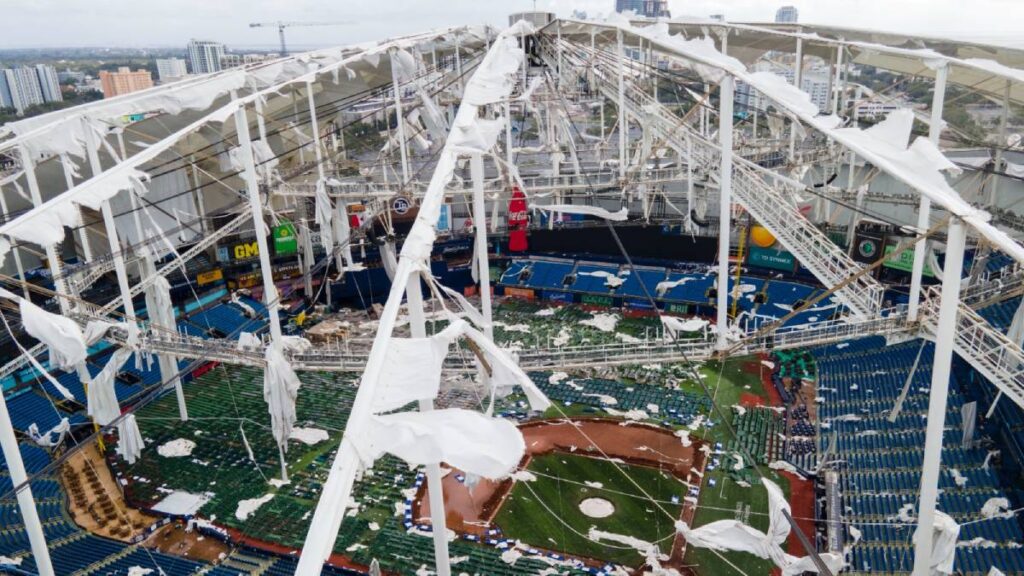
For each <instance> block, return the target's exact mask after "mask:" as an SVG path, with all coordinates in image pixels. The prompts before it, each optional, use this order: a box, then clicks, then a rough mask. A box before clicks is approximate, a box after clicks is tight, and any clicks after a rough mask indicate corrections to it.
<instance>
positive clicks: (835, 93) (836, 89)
mask: <svg viewBox="0 0 1024 576" xmlns="http://www.w3.org/2000/svg"><path fill="white" fill-rule="evenodd" d="M842 74H843V47H842V46H839V47H838V48H836V67H835V71H834V74H833V77H832V78H830V79H829V83H828V84H829V88H830V89H831V90H832V113H833V114H838V113H839V100H840V99H841V98H842V94H843V85H842V82H840V79H841V78H842Z"/></svg>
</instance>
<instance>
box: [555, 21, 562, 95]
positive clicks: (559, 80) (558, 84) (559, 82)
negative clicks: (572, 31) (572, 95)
mask: <svg viewBox="0 0 1024 576" xmlns="http://www.w3.org/2000/svg"><path fill="white" fill-rule="evenodd" d="M557 32H558V46H557V47H556V48H555V50H556V52H557V54H558V70H557V73H558V74H557V76H556V78H557V80H555V86H556V87H557V88H558V89H559V90H561V89H562V22H561V20H559V21H558V31H557Z"/></svg>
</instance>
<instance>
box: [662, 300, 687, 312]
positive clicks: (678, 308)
mask: <svg viewBox="0 0 1024 576" xmlns="http://www.w3.org/2000/svg"><path fill="white" fill-rule="evenodd" d="M665 312H674V313H676V314H689V313H690V305H689V304H676V303H674V302H669V303H667V304H665Z"/></svg>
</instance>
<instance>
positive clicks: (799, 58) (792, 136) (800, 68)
mask: <svg viewBox="0 0 1024 576" xmlns="http://www.w3.org/2000/svg"><path fill="white" fill-rule="evenodd" d="M803 76H804V39H803V38H797V39H796V60H795V61H794V62H793V86H796V87H797V89H798V90H799V89H801V88H800V87H801V84H803ZM793 122H796V120H793ZM794 128H795V127H794V126H793V125H792V123H791V124H790V130H789V161H790V162H793V161H794V159H795V158H796V130H794Z"/></svg>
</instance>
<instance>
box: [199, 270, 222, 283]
mask: <svg viewBox="0 0 1024 576" xmlns="http://www.w3.org/2000/svg"><path fill="white" fill-rule="evenodd" d="M223 279H224V271H223V270H221V269H220V268H217V269H216V270H209V271H207V272H200V273H199V274H197V275H196V284H199V285H200V286H205V285H207V284H212V283H214V282H218V281H220V280H223Z"/></svg>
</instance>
